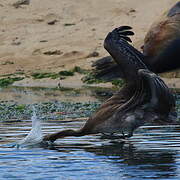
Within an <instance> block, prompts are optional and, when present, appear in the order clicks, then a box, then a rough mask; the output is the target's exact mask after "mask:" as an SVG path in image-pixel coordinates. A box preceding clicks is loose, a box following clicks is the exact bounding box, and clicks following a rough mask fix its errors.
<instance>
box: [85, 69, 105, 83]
mask: <svg viewBox="0 0 180 180" xmlns="http://www.w3.org/2000/svg"><path fill="white" fill-rule="evenodd" d="M82 81H83V82H84V83H87V84H93V83H96V84H97V83H103V82H105V81H103V80H101V79H97V78H96V77H95V75H94V73H92V72H90V73H88V74H87V75H86V76H84V77H83V78H82Z"/></svg>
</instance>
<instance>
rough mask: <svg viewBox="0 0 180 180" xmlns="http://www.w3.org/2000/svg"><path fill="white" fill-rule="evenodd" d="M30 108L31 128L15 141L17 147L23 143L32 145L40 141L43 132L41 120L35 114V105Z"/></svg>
mask: <svg viewBox="0 0 180 180" xmlns="http://www.w3.org/2000/svg"><path fill="white" fill-rule="evenodd" d="M32 108H33V115H32V117H31V121H32V129H31V131H30V132H29V133H28V135H27V136H26V137H25V138H24V139H22V140H20V141H19V142H18V143H17V147H20V146H24V145H25V146H26V145H33V144H38V143H41V142H42V137H43V134H42V130H41V121H40V119H39V118H38V117H37V115H36V109H35V107H34V106H33V107H32Z"/></svg>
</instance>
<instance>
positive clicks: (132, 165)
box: [0, 119, 180, 180]
mask: <svg viewBox="0 0 180 180" xmlns="http://www.w3.org/2000/svg"><path fill="white" fill-rule="evenodd" d="M83 123H84V120H82V119H80V120H78V119H77V120H72V121H70V120H68V121H66V120H64V121H46V122H44V123H43V131H44V133H50V132H52V131H58V130H61V129H66V128H78V127H80V126H81V125H82V124H83ZM30 129H31V121H30V120H27V121H23V122H18V123H17V122H16V123H14V124H12V123H10V124H9V123H6V122H3V123H1V127H0V137H1V139H0V169H1V171H0V179H18V180H19V179H22V180H24V179H37V180H39V179H57V180H58V179H73V180H74V179H115V180H116V179H137V180H138V179H179V178H180V170H179V169H180V133H179V132H180V126H161V127H160V126H159V127H158V126H156V127H154V126H152V127H143V128H140V129H139V130H137V131H136V133H135V135H134V136H133V137H132V138H131V139H130V140H127V141H126V142H122V141H120V140H119V139H118V138H117V139H116V138H112V139H106V138H103V137H102V136H101V135H100V134H98V135H92V136H84V137H78V138H77V137H69V138H64V139H61V140H58V141H56V143H55V144H54V145H49V146H46V145H44V146H43V145H41V146H34V147H22V148H19V149H17V148H15V147H14V148H12V147H11V143H13V142H16V141H18V140H20V139H22V138H23V137H24V136H25V135H26V134H27V133H28V132H29V130H30Z"/></svg>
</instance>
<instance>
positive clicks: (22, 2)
mask: <svg viewBox="0 0 180 180" xmlns="http://www.w3.org/2000/svg"><path fill="white" fill-rule="evenodd" d="M29 4H30V0H19V1H17V2H15V3H13V4H12V6H14V7H15V8H19V7H21V5H29Z"/></svg>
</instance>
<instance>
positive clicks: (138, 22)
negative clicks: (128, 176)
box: [0, 0, 180, 87]
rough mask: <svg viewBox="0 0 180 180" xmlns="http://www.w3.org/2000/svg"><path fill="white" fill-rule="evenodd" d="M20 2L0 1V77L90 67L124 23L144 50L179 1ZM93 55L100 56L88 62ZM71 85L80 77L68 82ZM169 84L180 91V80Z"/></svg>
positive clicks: (90, 0) (12, 0)
mask: <svg viewBox="0 0 180 180" xmlns="http://www.w3.org/2000/svg"><path fill="white" fill-rule="evenodd" d="M17 1H18V0H6V1H5V0H3V1H1V2H0V22H1V27H0V75H2V74H9V73H17V72H24V73H25V74H29V73H32V72H37V71H38V72H39V71H40V72H58V71H60V70H64V69H67V70H69V69H71V68H73V67H74V66H81V67H82V68H87V69H89V68H91V66H90V65H91V63H92V62H93V61H94V60H96V59H97V58H100V57H103V56H106V55H108V53H107V52H106V51H105V50H104V48H103V46H102V44H103V40H104V37H105V36H106V34H107V33H108V32H109V31H111V30H112V29H113V28H115V27H117V26H120V25H130V26H132V27H133V30H134V32H135V36H134V37H133V39H132V40H133V44H134V46H135V47H137V48H140V46H141V45H142V43H143V38H144V36H145V33H146V32H147V30H148V28H149V27H150V25H151V24H152V22H154V21H155V19H157V17H158V16H160V15H161V14H162V13H163V12H164V11H165V10H167V9H169V8H170V7H171V6H172V5H173V4H174V3H175V2H177V0H158V1H157V0H151V1H147V0H136V1H135V0H114V1H112V0H98V1H97V0H85V1H82V0H76V1H74V0H60V1H59V0H53V1H49V0H43V3H42V1H40V0H36V1H34V0H32V1H30V4H29V5H27V4H26V5H20V6H16V7H15V6H14V5H13V4H14V3H16V2H17ZM94 51H96V52H98V57H90V58H89V57H88V55H89V54H91V53H92V52H94ZM76 77H77V76H76ZM78 78H79V77H77V81H78ZM26 81H27V83H25V82H26ZM23 82H24V83H25V85H28V84H29V85H30V84H31V83H33V82H32V81H31V80H30V79H29V80H23V81H22V82H18V83H21V84H23ZM72 82H73V84H74V83H75V82H76V79H69V82H68V80H67V82H64V83H65V84H68V83H70V84H71V83H72ZM48 83H49V84H51V82H50V80H49V79H45V80H44V84H48ZM52 83H53V81H52ZM56 83H57V82H55V83H54V85H56ZM168 83H169V84H174V83H176V84H178V86H179V87H180V85H179V81H178V80H175V81H173V82H172V80H171V82H168ZM173 86H174V85H173ZM176 86H177V85H176Z"/></svg>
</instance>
